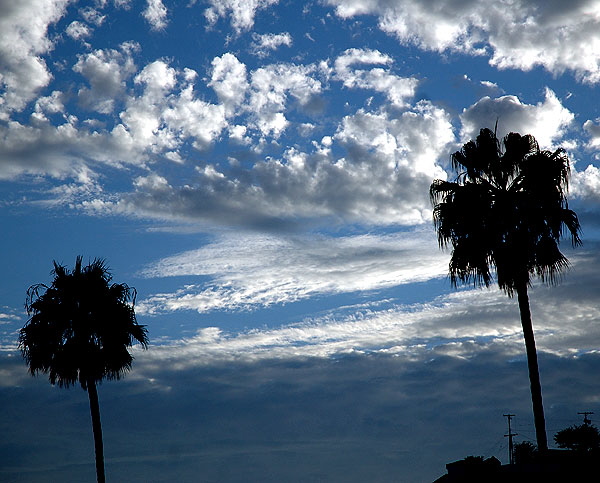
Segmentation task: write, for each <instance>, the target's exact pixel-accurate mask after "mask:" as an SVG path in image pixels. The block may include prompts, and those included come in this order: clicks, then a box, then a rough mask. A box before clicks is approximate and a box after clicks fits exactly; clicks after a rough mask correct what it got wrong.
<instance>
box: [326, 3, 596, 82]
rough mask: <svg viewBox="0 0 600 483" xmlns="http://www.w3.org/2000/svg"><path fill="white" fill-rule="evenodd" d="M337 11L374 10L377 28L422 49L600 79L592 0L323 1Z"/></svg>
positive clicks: (349, 14) (351, 14)
mask: <svg viewBox="0 0 600 483" xmlns="http://www.w3.org/2000/svg"><path fill="white" fill-rule="evenodd" d="M326 3H327V4H329V5H331V6H335V8H336V13H337V15H338V16H340V17H343V18H349V17H354V16H357V15H375V16H377V17H378V19H379V27H380V28H381V29H382V30H383V31H384V32H387V33H389V34H390V35H394V36H395V37H397V38H398V40H399V41H400V42H401V43H403V44H413V45H417V46H418V47H420V48H422V49H427V50H435V51H439V52H442V51H446V50H455V51H461V52H466V53H469V54H473V55H487V56H489V57H490V64H492V65H494V66H497V67H499V68H501V69H502V68H518V69H522V70H530V69H532V68H533V67H535V66H538V65H539V66H543V67H544V68H545V69H547V70H549V71H550V72H553V73H556V74H560V73H562V72H564V71H565V70H570V71H573V72H575V74H576V75H577V76H578V77H579V78H580V79H581V80H583V81H586V82H594V83H595V82H598V81H600V62H599V61H600V50H599V49H598V46H599V45H600V33H599V32H600V28H599V27H600V15H599V11H600V9H599V7H598V5H597V3H596V2H590V1H577V2H546V1H543V0H535V1H525V0H516V1H510V2H509V1H500V2H499V1H495V0H484V1H481V0H463V1H461V2H446V1H443V0H433V1H431V2H421V1H418V0H396V1H394V2H390V1H388V0H370V1H368V2H364V1H361V0H327V2H326Z"/></svg>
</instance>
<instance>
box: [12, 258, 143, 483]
mask: <svg viewBox="0 0 600 483" xmlns="http://www.w3.org/2000/svg"><path fill="white" fill-rule="evenodd" d="M81 262H82V258H81V257H77V261H76V262H75V268H74V269H73V270H72V271H69V270H68V269H66V268H65V267H64V266H62V265H59V264H57V263H56V262H54V270H53V272H52V273H53V275H54V279H53V281H52V284H51V285H50V286H47V285H44V284H37V285H32V286H31V287H29V289H28V291H27V299H26V302H25V308H26V309H27V314H28V315H29V316H30V318H29V320H28V321H27V323H26V324H25V326H24V327H23V328H22V329H21V331H20V334H19V347H20V349H21V352H22V354H23V357H24V358H25V361H26V362H27V364H28V365H29V372H30V373H31V375H33V376H35V375H36V374H37V373H39V372H42V373H44V374H48V378H49V380H50V383H51V384H53V385H54V384H58V385H59V386H60V387H69V386H71V385H75V384H76V383H77V382H79V384H81V387H82V388H83V389H84V390H85V391H87V393H88V396H89V400H90V412H91V417H92V429H93V433H94V447H95V452H96V475H97V479H98V482H104V480H105V477H104V450H103V444H102V427H101V425H100V409H99V404H98V392H97V388H96V385H97V383H99V382H101V381H102V380H103V379H120V378H121V377H122V376H123V375H124V374H125V373H126V372H128V371H129V370H130V369H131V363H132V361H133V357H132V356H131V354H130V353H129V351H128V347H131V346H132V345H133V344H134V343H135V342H136V341H137V342H139V343H140V344H141V345H142V346H143V347H144V348H147V346H148V336H147V331H146V328H145V327H144V326H143V325H139V324H138V323H137V321H136V318H135V312H134V303H135V293H136V292H135V289H132V288H130V287H128V286H127V285H125V284H117V283H112V284H111V281H112V276H111V275H110V272H109V269H108V268H107V267H106V265H105V263H104V261H103V260H100V259H95V260H94V261H93V262H91V263H90V264H89V265H87V266H85V267H82V264H81Z"/></svg>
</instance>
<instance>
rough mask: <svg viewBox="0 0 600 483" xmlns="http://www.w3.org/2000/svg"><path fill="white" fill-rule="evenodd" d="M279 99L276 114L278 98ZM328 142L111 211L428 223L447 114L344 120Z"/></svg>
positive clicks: (274, 221) (261, 220)
mask: <svg viewBox="0 0 600 483" xmlns="http://www.w3.org/2000/svg"><path fill="white" fill-rule="evenodd" d="M300 79H302V78H301V77H300ZM301 85H302V86H303V84H302V83H301ZM275 94H276V96H275V99H276V101H277V102H275V103H274V105H275V106H278V105H279V103H280V102H283V95H282V93H281V92H280V91H279V92H277V91H275ZM268 100H270V101H271V102H273V96H272V97H271V98H269V99H268ZM144 105H145V106H147V103H145V104H144ZM260 107H261V108H264V107H263V106H260ZM257 110H258V111H259V112H260V110H259V109H257ZM153 125H154V124H153ZM333 140H334V141H335V142H334V143H333V144H334V146H332V145H331V143H328V145H327V144H324V145H322V146H321V145H317V146H316V148H315V151H314V152H312V153H307V152H303V151H300V150H299V149H296V148H289V149H287V150H286V151H285V153H284V155H283V156H282V158H281V159H275V158H266V159H264V160H263V161H259V162H255V163H254V164H253V165H252V166H251V167H242V166H237V165H232V166H231V167H230V169H224V168H223V167H220V168H217V167H216V166H214V169H215V170H216V171H217V172H220V173H221V174H222V175H223V176H219V177H214V176H207V174H206V171H202V170H198V172H197V176H196V178H195V179H194V181H193V184H192V185H186V186H183V187H180V188H176V187H175V188H173V189H171V190H169V191H168V192H164V191H160V192H154V191H153V190H138V191H137V192H136V193H133V194H132V195H131V196H126V197H124V199H123V200H122V201H121V203H120V204H119V205H118V207H117V209H118V210H122V211H123V212H127V213H132V214H137V215H140V216H152V217H159V218H172V217H175V218H179V219H183V220H193V221H195V222H200V221H202V222H209V223H217V224H224V225H230V224H241V225H244V226H249V227H253V228H258V227H260V228H263V229H266V228H270V229H282V228H286V227H289V226H290V224H291V226H294V225H295V224H297V223H304V222H315V221H317V220H318V222H319V223H324V222H327V223H338V222H341V221H350V222H358V223H362V224H366V225H369V226H373V225H379V224H384V225H394V224H407V225H410V224H419V223H423V222H429V221H430V219H431V207H430V202H429V198H428V189H429V185H430V183H431V181H432V179H433V178H443V177H445V173H444V171H443V170H442V169H441V168H440V167H439V166H438V165H437V160H438V159H439V158H440V156H444V157H445V156H447V152H446V149H447V147H448V145H449V143H451V142H452V141H453V140H454V136H453V132H452V127H451V125H450V122H449V120H448V117H447V115H446V113H445V112H444V111H443V110H441V109H439V108H436V107H434V106H432V105H431V104H429V103H426V102H420V103H419V104H418V105H417V106H416V107H415V108H414V109H413V110H410V111H406V112H404V113H402V114H401V115H399V116H391V115H390V114H388V113H386V112H380V113H368V112H365V111H359V112H357V113H356V114H355V115H353V116H346V117H345V118H344V119H343V120H342V122H341V124H340V126H339V128H338V131H337V133H336V134H335V136H333ZM333 148H337V151H338V152H339V151H340V149H339V148H341V150H342V151H343V152H344V153H345V155H344V157H338V156H339V155H335V156H334V154H333V152H334V149H333Z"/></svg>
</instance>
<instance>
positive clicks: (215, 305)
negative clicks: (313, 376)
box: [138, 180, 447, 313]
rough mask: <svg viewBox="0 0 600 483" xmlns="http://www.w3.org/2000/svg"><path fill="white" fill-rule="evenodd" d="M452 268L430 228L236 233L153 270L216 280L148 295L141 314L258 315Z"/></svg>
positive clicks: (158, 183) (151, 273)
mask: <svg viewBox="0 0 600 483" xmlns="http://www.w3.org/2000/svg"><path fill="white" fill-rule="evenodd" d="M144 182H145V183H150V182H151V181H150V180H145V181H144ZM152 183H153V184H154V185H155V186H154V188H155V189H166V188H167V187H166V181H165V180H153V181H152ZM446 269H447V256H445V255H444V254H442V253H441V252H440V251H439V250H438V249H437V242H436V240H435V237H434V234H433V232H432V231H431V230H423V231H413V232H406V233H396V234H394V235H385V236H375V235H362V236H348V237H337V238H328V237H319V238H309V237H304V236H302V237H301V236H296V237H275V236H266V235H258V234H254V235H252V234H246V235H236V236H233V235H229V236H224V237H223V238H221V239H219V240H217V241H215V242H213V243H211V244H209V245H207V246H205V247H203V248H201V249H198V250H194V251H191V252H185V253H181V254H179V255H176V256H173V257H169V258H166V259H163V260H160V261H159V262H157V263H155V264H153V265H151V266H149V267H147V268H146V269H145V270H144V271H143V275H144V276H146V277H174V276H177V277H184V276H185V277H188V278H189V277H200V276H209V277H211V279H212V281H211V282H210V283H208V284H207V285H198V284H192V285H187V286H186V287H185V288H183V289H181V290H180V291H178V292H176V293H171V294H158V295H155V296H152V297H149V298H148V299H146V300H143V301H141V302H140V303H139V304H138V310H139V311H141V312H142V313H159V312H165V311H174V310H196V311H198V312H210V311H212V310H217V309H224V310H252V309H254V308H257V307H264V306H269V305H272V304H283V303H289V302H293V301H296V300H301V299H305V298H308V297H312V296H315V295H320V294H337V293H344V292H358V291H369V290H377V289H381V288H388V287H392V286H395V285H398V284H406V283H410V282H419V281H426V280H429V279H431V278H435V277H439V276H441V275H442V274H444V273H445V271H446Z"/></svg>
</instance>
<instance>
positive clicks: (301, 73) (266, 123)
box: [247, 63, 323, 138]
mask: <svg viewBox="0 0 600 483" xmlns="http://www.w3.org/2000/svg"><path fill="white" fill-rule="evenodd" d="M315 71H316V67H315V66H313V65H307V66H305V65H296V64H283V63H282V64H271V65H268V66H265V67H260V68H258V69H256V70H254V71H252V73H251V76H250V77H251V81H250V88H251V90H250V98H249V101H248V106H247V109H248V110H249V112H250V113H251V117H252V120H253V122H252V124H253V126H254V127H255V128H256V129H258V130H259V131H260V133H261V134H262V135H263V136H272V137H274V138H277V137H279V136H280V135H281V133H282V132H283V131H284V130H285V128H286V127H287V125H288V120H287V119H286V117H285V114H284V113H285V111H286V105H287V101H288V97H289V96H291V97H292V98H294V99H295V100H296V101H298V103H299V104H300V105H306V104H308V103H309V102H310V101H311V100H312V99H313V98H314V97H315V96H317V95H318V94H320V93H321V91H322V89H323V87H322V84H321V82H320V81H319V80H317V79H315V78H314V77H313V74H315Z"/></svg>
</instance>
